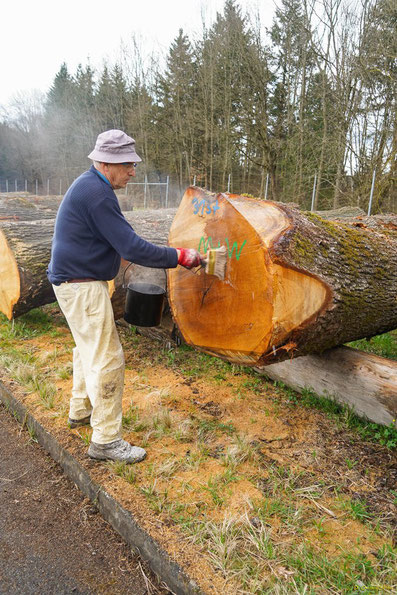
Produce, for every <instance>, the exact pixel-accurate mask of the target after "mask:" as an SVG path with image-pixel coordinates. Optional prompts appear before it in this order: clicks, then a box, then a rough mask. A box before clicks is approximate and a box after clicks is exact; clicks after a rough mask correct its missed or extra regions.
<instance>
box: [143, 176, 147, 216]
mask: <svg viewBox="0 0 397 595" xmlns="http://www.w3.org/2000/svg"><path fill="white" fill-rule="evenodd" d="M146 193H147V175H146V174H145V189H144V192H143V208H144V209H146Z"/></svg>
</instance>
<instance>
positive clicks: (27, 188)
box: [25, 180, 28, 192]
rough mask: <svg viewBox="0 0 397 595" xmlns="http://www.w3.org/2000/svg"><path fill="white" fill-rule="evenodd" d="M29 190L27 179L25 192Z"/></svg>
mask: <svg viewBox="0 0 397 595" xmlns="http://www.w3.org/2000/svg"><path fill="white" fill-rule="evenodd" d="M27 191H28V181H27V180H25V192H27Z"/></svg>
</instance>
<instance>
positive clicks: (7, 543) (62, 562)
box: [0, 404, 168, 595]
mask: <svg viewBox="0 0 397 595" xmlns="http://www.w3.org/2000/svg"><path fill="white" fill-rule="evenodd" d="M37 593H40V594H41V595H47V594H50V593H51V594H56V595H63V594H69V593H71V594H81V595H82V594H84V595H86V594H93V593H95V594H96V593H98V594H101V593H106V594H121V593H123V594H132V595H143V594H145V593H162V594H165V593H168V591H167V590H166V589H164V588H162V587H161V586H160V585H159V583H158V581H157V580H156V578H155V577H154V576H153V575H152V574H151V573H150V571H149V570H148V568H147V566H145V564H144V563H143V562H142V560H140V559H139V557H138V556H136V555H134V554H133V553H132V552H131V550H130V548H129V547H128V546H127V545H126V544H125V543H124V542H123V540H122V539H121V537H119V536H118V535H117V534H116V533H115V532H114V531H113V529H112V528H111V527H110V525H108V523H106V521H104V520H103V519H102V518H101V517H100V515H99V514H98V513H97V510H96V508H95V507H94V506H93V505H92V504H91V502H90V501H89V500H88V499H87V498H85V497H84V496H83V495H82V494H81V492H80V491H79V490H78V489H77V487H76V486H75V485H74V484H73V483H71V482H70V481H69V479H68V478H67V477H66V476H65V475H64V474H63V472H62V469H61V468H60V467H59V465H58V464H56V463H55V462H54V461H53V460H52V459H51V458H50V457H49V455H47V454H46V453H45V452H44V451H43V449H42V448H41V447H40V446H39V445H38V444H36V443H34V442H33V441H32V440H31V438H30V436H29V434H28V433H27V431H25V430H21V426H20V425H19V424H18V423H17V422H16V421H15V419H14V418H13V417H12V416H11V415H10V413H9V412H8V411H6V409H5V408H4V406H3V405H2V404H0V594H1V595H14V594H15V595H16V594H18V595H24V594H32V595H33V594H35V595H36V594H37Z"/></svg>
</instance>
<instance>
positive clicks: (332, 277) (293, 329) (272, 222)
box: [168, 187, 397, 365]
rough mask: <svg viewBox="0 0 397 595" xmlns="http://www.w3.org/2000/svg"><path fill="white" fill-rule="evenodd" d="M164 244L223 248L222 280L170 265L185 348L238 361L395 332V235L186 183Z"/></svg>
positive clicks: (268, 359) (267, 359) (269, 359)
mask: <svg viewBox="0 0 397 595" xmlns="http://www.w3.org/2000/svg"><path fill="white" fill-rule="evenodd" d="M169 242H170V245H172V246H175V247H194V248H196V249H200V250H201V251H202V252H204V253H206V251H207V250H208V248H209V247H211V246H213V247H216V246H218V245H225V246H226V247H227V249H228V262H227V268H226V277H225V280H223V281H221V280H219V279H218V278H216V277H214V276H209V275H206V274H205V272H204V270H201V271H198V272H196V274H193V273H192V271H189V270H186V269H183V268H181V267H178V268H177V269H174V270H170V271H169V272H168V276H169V299H170V305H171V309H172V312H173V316H174V319H175V320H176V323H177V325H178V327H179V329H180V331H181V333H182V335H183V337H184V339H185V340H186V342H187V343H189V344H191V345H194V346H196V347H199V348H200V349H202V350H204V351H206V352H208V353H212V354H215V355H219V356H221V357H224V358H225V359H227V360H229V361H232V362H236V363H241V364H245V365H267V364H270V363H275V362H277V361H282V360H285V359H288V358H292V357H296V356H300V355H305V354H308V353H321V352H323V351H324V350H326V349H329V348H331V347H334V346H337V345H341V344H343V343H346V342H348V341H352V340H355V339H359V338H363V337H367V336H373V335H376V334H380V333H383V332H386V331H388V330H391V329H394V328H396V327H397V300H396V295H397V238H396V233H395V232H393V231H391V230H382V229H376V230H370V229H367V228H365V226H364V228H358V227H354V226H352V225H350V224H349V223H341V222H339V223H335V222H332V221H325V220H324V219H322V218H321V217H319V216H317V215H315V214H313V213H302V212H300V211H298V210H297V209H294V208H291V207H287V206H286V205H282V204H280V203H273V202H269V201H259V200H256V199H251V198H247V197H242V196H238V195H233V194H212V193H209V192H207V191H204V190H202V189H199V188H194V187H190V188H189V189H188V190H187V191H186V193H185V195H184V197H183V199H182V202H181V204H180V207H179V209H178V211H177V213H176V216H175V219H174V221H173V223H172V226H171V230H170V236H169Z"/></svg>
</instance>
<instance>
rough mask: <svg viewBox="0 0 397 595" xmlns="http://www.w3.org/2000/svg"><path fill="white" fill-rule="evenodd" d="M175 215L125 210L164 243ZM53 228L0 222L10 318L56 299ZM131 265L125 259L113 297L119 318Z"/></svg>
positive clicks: (3, 304) (1, 300) (1, 302)
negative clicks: (51, 276)
mask: <svg viewBox="0 0 397 595" xmlns="http://www.w3.org/2000/svg"><path fill="white" fill-rule="evenodd" d="M174 215H175V209H159V210H154V211H141V212H126V213H124V216H125V217H126V219H127V221H129V223H130V224H131V225H132V227H133V228H134V229H135V231H136V233H138V234H139V235H141V236H142V237H143V238H145V239H146V240H148V241H150V242H153V243H156V244H160V245H166V244H167V236H168V231H169V228H170V225H171V222H172V219H173V217H174ZM53 230H54V219H49V220H38V221H12V222H6V221H1V222H0V312H2V313H3V314H5V315H6V316H7V317H8V318H9V319H11V318H13V317H17V316H20V315H21V314H25V313H26V312H28V311H29V310H31V309H33V308H36V307H38V306H43V305H45V304H49V303H51V302H53V301H55V295H54V292H53V290H52V286H51V284H50V283H49V281H48V279H47V275H46V270H47V267H48V264H49V262H50V256H51V242H52V236H53ZM127 264H129V263H126V261H123V264H122V266H121V267H120V271H119V274H118V275H117V277H116V279H115V291H114V294H113V297H112V299H113V303H114V311H115V316H116V317H117V318H119V317H120V316H122V315H123V311H124V296H125V292H124V290H123V288H122V282H123V271H124V269H125V268H126V266H127ZM127 280H128V277H127Z"/></svg>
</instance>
